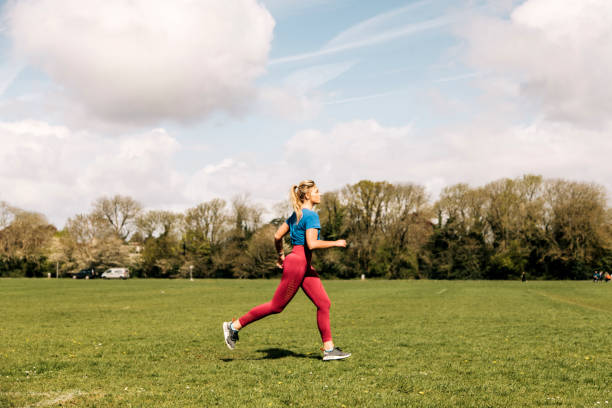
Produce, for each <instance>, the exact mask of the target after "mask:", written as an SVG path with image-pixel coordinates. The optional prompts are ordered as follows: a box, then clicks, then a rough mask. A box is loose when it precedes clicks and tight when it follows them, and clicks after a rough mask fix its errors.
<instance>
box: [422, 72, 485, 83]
mask: <svg viewBox="0 0 612 408" xmlns="http://www.w3.org/2000/svg"><path fill="white" fill-rule="evenodd" d="M482 75H484V74H483V73H482V72H471V73H469V74H462V75H455V76H450V77H445V78H438V79H434V80H433V81H431V82H435V83H439V82H452V81H460V80H462V79H470V78H477V77H480V76H482Z"/></svg>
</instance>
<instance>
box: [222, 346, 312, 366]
mask: <svg viewBox="0 0 612 408" xmlns="http://www.w3.org/2000/svg"><path fill="white" fill-rule="evenodd" d="M257 352H258V353H265V355H264V356H262V357H256V358H239V359H233V358H222V359H221V361H224V362H226V363H228V362H231V361H234V360H276V359H279V358H285V357H298V358H312V359H315V360H320V359H321V357H320V356H319V355H318V354H303V353H296V352H293V351H291V350H285V349H281V348H267V349H261V350H257Z"/></svg>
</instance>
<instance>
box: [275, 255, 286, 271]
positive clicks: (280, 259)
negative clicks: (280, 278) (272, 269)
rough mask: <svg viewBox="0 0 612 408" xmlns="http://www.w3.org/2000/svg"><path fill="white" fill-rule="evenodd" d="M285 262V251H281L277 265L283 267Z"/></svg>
mask: <svg viewBox="0 0 612 408" xmlns="http://www.w3.org/2000/svg"><path fill="white" fill-rule="evenodd" d="M284 262H285V253H284V252H281V253H279V254H278V259H277V261H276V267H277V268H281V269H283V263H284Z"/></svg>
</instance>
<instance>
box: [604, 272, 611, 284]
mask: <svg viewBox="0 0 612 408" xmlns="http://www.w3.org/2000/svg"><path fill="white" fill-rule="evenodd" d="M604 278H605V280H606V283H608V282H610V280H611V279H612V276H610V272H606V275H605V277H604Z"/></svg>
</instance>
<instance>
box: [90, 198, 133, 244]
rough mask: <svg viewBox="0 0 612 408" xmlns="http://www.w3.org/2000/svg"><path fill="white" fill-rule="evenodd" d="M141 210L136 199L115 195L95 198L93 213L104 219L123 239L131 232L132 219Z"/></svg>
mask: <svg viewBox="0 0 612 408" xmlns="http://www.w3.org/2000/svg"><path fill="white" fill-rule="evenodd" d="M141 211H142V205H141V204H140V203H139V202H138V201H136V200H134V199H133V198H131V197H126V196H121V195H116V196H114V197H112V198H108V197H101V198H99V199H98V200H96V202H95V203H94V211H93V214H95V215H96V216H97V217H100V218H102V219H104V220H106V221H107V222H108V223H109V224H110V225H111V227H112V229H113V231H114V232H115V233H116V234H117V236H118V237H119V238H121V239H123V240H125V239H127V238H128V237H129V236H130V235H131V234H132V232H133V227H134V221H135V219H136V217H137V216H138V215H139V214H140V212H141Z"/></svg>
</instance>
